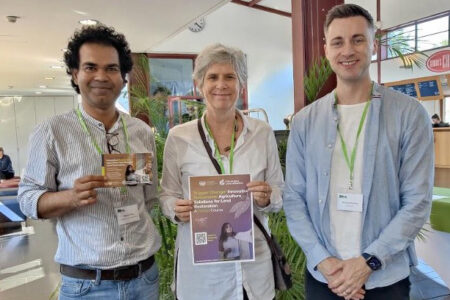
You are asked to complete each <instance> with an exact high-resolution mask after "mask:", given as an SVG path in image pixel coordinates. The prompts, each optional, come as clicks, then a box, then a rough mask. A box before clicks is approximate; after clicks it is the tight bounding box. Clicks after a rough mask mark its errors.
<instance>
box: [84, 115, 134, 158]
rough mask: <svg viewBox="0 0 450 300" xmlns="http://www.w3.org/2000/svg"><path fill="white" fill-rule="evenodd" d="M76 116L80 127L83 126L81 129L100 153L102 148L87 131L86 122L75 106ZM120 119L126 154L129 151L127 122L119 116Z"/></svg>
mask: <svg viewBox="0 0 450 300" xmlns="http://www.w3.org/2000/svg"><path fill="white" fill-rule="evenodd" d="M77 116H78V120H79V121H80V124H81V127H83V130H84V131H85V132H86V133H87V135H89V137H90V138H91V141H92V144H94V147H95V149H96V150H97V152H98V154H100V155H102V154H103V151H102V149H101V148H100V147H99V145H98V144H97V141H96V140H95V138H94V136H93V135H92V134H91V132H90V131H89V128H88V127H87V125H86V122H85V121H84V119H83V116H82V115H81V111H80V109H79V108H77ZM120 121H121V122H122V127H123V134H124V135H125V148H126V152H127V154H130V153H131V150H130V145H129V143H128V129H127V124H126V122H125V119H124V118H123V117H120Z"/></svg>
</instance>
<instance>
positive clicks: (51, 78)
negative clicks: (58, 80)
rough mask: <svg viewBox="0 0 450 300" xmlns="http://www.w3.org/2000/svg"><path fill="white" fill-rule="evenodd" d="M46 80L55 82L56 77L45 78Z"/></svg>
mask: <svg viewBox="0 0 450 300" xmlns="http://www.w3.org/2000/svg"><path fill="white" fill-rule="evenodd" d="M44 79H45V80H53V79H55V77H44Z"/></svg>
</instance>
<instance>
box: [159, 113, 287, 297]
mask: <svg viewBox="0 0 450 300" xmlns="http://www.w3.org/2000/svg"><path fill="white" fill-rule="evenodd" d="M238 113H239V114H240V115H241V117H242V119H243V121H244V122H243V123H244V128H243V130H242V133H241V135H240V136H239V138H238V139H237V141H236V146H235V152H234V161H233V170H234V173H235V174H243V173H249V174H251V178H252V180H253V181H265V182H267V183H268V184H269V185H270V186H271V188H272V194H271V198H270V204H269V205H268V206H267V207H264V208H261V207H258V206H257V205H256V204H255V203H254V204H253V208H254V214H255V215H256V216H257V218H258V219H259V220H260V221H261V223H262V224H264V226H265V228H266V230H267V229H268V223H267V222H268V220H267V217H266V215H265V213H266V212H274V211H278V210H280V209H281V207H282V198H281V193H282V188H283V174H282V172H281V167H280V161H279V158H278V150H277V145H276V142H275V136H274V133H273V131H272V129H271V128H270V126H269V125H268V124H267V123H265V122H263V121H260V120H256V119H253V118H249V117H247V116H244V115H243V114H242V113H241V112H240V111H238ZM202 125H203V130H204V132H205V136H206V138H207V140H208V142H209V144H210V146H211V149H212V151H214V141H213V139H212V137H210V136H209V134H208V132H207V130H206V129H205V120H204V117H203V118H202ZM213 155H214V153H213ZM222 161H223V165H224V166H225V167H226V168H227V169H228V165H229V160H228V157H226V156H223V157H222ZM227 171H228V170H227ZM204 175H217V171H216V169H215V168H214V165H213V164H212V162H211V160H210V158H209V156H208V154H207V152H206V149H205V147H204V145H203V142H202V140H201V137H200V134H199V132H198V129H197V120H194V121H190V122H188V123H185V124H182V125H179V126H176V127H174V128H173V129H171V130H170V131H169V135H168V137H167V141H166V145H165V149H164V166H163V175H162V180H161V181H162V182H161V187H162V193H161V195H160V198H161V199H160V202H161V203H162V206H163V212H164V214H165V215H166V216H168V217H169V218H171V219H172V221H174V222H175V220H174V217H175V213H174V207H175V201H176V200H177V199H189V183H188V179H189V176H204ZM254 228H255V261H254V262H246V263H240V262H235V263H220V264H210V265H197V266H194V265H193V263H192V251H191V238H190V226H189V223H178V235H177V239H176V251H177V254H178V255H177V256H176V261H175V263H176V268H177V274H176V284H175V293H176V296H177V298H178V299H179V300H190V299H192V300H201V299H205V300H206V299H208V300H209V299H224V300H225V299H226V300H229V299H236V300H241V299H243V291H242V287H245V290H246V291H247V295H248V297H249V298H250V299H258V300H259V299H261V300H265V299H273V298H274V297H275V288H274V280H273V270H272V262H271V254H270V249H269V247H268V245H267V241H266V240H265V238H264V236H263V234H262V233H261V231H260V230H259V229H258V227H257V226H254Z"/></svg>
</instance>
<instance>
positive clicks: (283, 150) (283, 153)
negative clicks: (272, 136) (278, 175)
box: [278, 138, 287, 175]
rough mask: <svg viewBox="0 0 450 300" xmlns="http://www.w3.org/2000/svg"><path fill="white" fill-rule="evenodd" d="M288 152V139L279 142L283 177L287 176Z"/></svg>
mask: <svg viewBox="0 0 450 300" xmlns="http://www.w3.org/2000/svg"><path fill="white" fill-rule="evenodd" d="M286 151H287V138H286V139H282V140H281V141H280V142H278V156H279V157H280V165H281V171H283V175H286Z"/></svg>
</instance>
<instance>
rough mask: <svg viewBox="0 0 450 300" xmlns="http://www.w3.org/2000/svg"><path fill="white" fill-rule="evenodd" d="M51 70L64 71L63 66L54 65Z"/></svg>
mask: <svg viewBox="0 0 450 300" xmlns="http://www.w3.org/2000/svg"><path fill="white" fill-rule="evenodd" d="M51 68H52V69H62V68H63V66H59V65H54V66H51Z"/></svg>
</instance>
